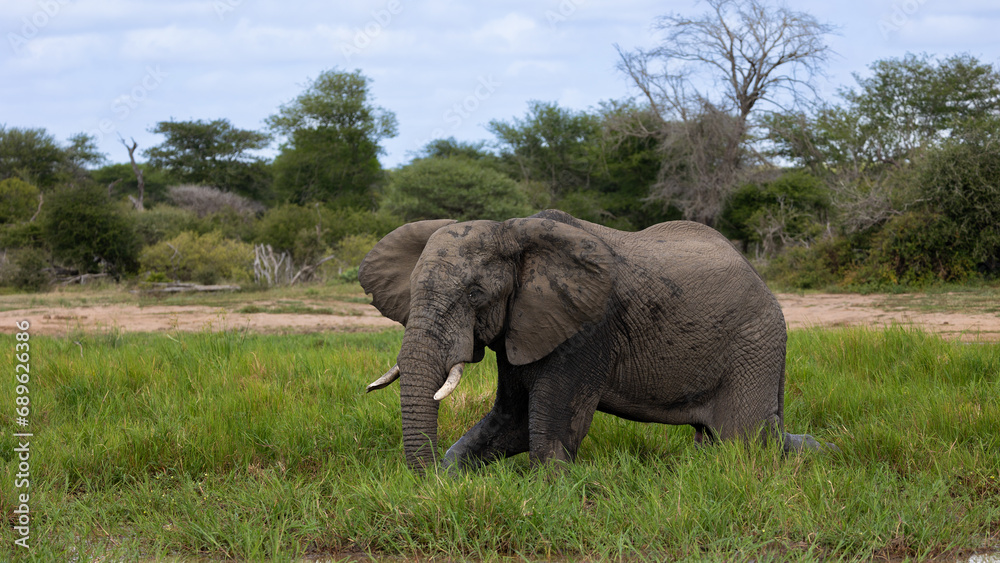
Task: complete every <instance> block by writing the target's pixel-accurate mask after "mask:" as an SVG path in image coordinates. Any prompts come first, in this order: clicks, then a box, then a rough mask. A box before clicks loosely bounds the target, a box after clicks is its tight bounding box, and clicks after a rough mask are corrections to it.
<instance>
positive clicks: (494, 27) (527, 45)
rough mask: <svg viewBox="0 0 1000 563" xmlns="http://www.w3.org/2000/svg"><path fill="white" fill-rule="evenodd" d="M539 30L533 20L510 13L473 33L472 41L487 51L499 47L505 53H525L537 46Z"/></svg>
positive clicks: (489, 22)
mask: <svg viewBox="0 0 1000 563" xmlns="http://www.w3.org/2000/svg"><path fill="white" fill-rule="evenodd" d="M537 30H538V24H537V23H536V22H535V20H533V19H532V18H529V17H526V16H523V15H521V14H517V13H510V14H507V15H505V16H504V17H502V18H499V19H494V20H490V21H488V22H486V23H485V24H484V25H482V26H481V27H480V28H479V29H477V30H476V31H474V32H473V34H472V39H473V41H474V42H476V43H478V44H479V45H482V46H484V47H486V48H487V49H490V48H491V47H494V48H495V47H497V46H499V47H500V49H499V50H503V51H517V52H525V51H528V50H530V49H531V48H532V47H533V46H534V45H535V39H536V33H535V32H536V31H537ZM498 41H500V42H501V44H500V45H498V44H497V42H498Z"/></svg>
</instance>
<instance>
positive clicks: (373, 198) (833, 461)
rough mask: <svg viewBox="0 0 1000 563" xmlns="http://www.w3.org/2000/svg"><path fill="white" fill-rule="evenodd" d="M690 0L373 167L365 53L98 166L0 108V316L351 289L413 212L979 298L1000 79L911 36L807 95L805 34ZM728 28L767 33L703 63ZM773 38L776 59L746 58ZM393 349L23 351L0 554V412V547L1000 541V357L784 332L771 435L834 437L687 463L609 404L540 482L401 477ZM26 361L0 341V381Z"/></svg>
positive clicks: (996, 221)
mask: <svg viewBox="0 0 1000 563" xmlns="http://www.w3.org/2000/svg"><path fill="white" fill-rule="evenodd" d="M706 3H707V5H708V6H709V8H710V9H709V10H708V11H707V12H706V13H704V14H700V15H696V16H694V17H690V18H689V17H684V16H679V15H671V16H666V17H664V18H661V19H659V20H658V21H657V26H658V29H659V30H660V31H661V32H662V34H663V36H662V39H663V43H662V44H661V45H659V46H657V47H655V48H652V49H649V50H638V51H633V52H628V51H625V50H622V49H619V56H620V69H619V70H620V71H621V77H620V78H623V79H624V80H626V81H627V82H628V83H629V84H630V85H631V86H632V87H634V91H635V93H636V95H635V96H634V97H631V98H629V99H622V100H607V101H605V102H603V103H601V104H599V105H598V106H597V107H596V108H586V109H578V108H566V107H561V106H560V105H559V104H557V103H554V102H549V101H539V100H531V101H526V110H525V113H524V114H523V115H521V116H512V117H511V118H510V119H507V120H494V121H492V122H490V123H489V125H488V127H487V131H488V133H489V137H488V138H486V139H483V140H480V141H473V142H469V141H461V140H456V139H436V140H433V141H432V142H430V143H428V144H427V145H426V146H425V147H424V148H423V150H422V151H421V152H420V154H418V155H417V156H416V157H415V158H414V159H413V160H412V161H411V162H409V163H407V164H404V165H402V166H399V167H397V168H395V169H391V170H386V169H384V168H383V167H382V165H381V164H380V163H379V155H380V154H382V150H383V149H382V145H381V143H382V142H383V141H384V140H385V139H387V138H391V137H393V136H394V135H396V133H397V127H398V124H397V122H396V118H395V115H394V114H393V112H392V111H391V109H389V108H384V107H381V106H378V105H377V104H376V103H375V100H373V99H372V95H371V90H370V84H371V81H370V79H369V78H367V77H366V76H364V74H363V73H362V72H361V71H360V70H354V71H347V70H343V69H338V68H333V69H329V70H327V71H324V72H323V73H321V74H320V75H319V76H317V77H316V78H315V79H313V80H311V81H310V82H309V84H308V85H307V86H306V87H305V88H304V90H303V91H302V93H301V94H300V95H299V96H297V97H296V98H294V99H293V100H290V101H289V102H288V103H286V104H284V105H282V106H281V107H279V108H277V109H276V110H275V112H274V114H272V115H270V116H269V117H266V119H265V124H266V127H265V128H264V129H262V130H260V131H253V130H243V129H239V128H237V127H234V126H233V125H232V124H231V123H230V122H229V121H228V120H227V119H225V118H224V117H219V118H218V119H214V120H208V121H205V120H192V121H173V120H170V121H161V122H159V123H156V124H153V125H151V130H152V131H153V132H155V133H157V134H160V135H162V138H163V141H162V142H161V143H160V144H159V145H156V146H152V147H136V146H135V144H134V143H130V142H127V141H125V140H124V139H123V140H122V144H123V148H122V155H120V156H123V155H125V154H126V152H127V154H128V156H129V159H128V161H125V159H124V158H121V160H122V161H123V162H120V163H112V162H109V158H108V155H104V154H100V153H99V152H98V151H97V150H96V148H95V144H94V139H92V138H88V137H87V136H86V135H76V136H73V137H71V138H70V139H67V140H66V141H65V142H60V141H59V140H57V139H55V138H54V137H53V136H52V135H51V134H49V133H48V132H46V130H45V129H44V128H41V127H38V128H13V127H6V126H0V293H3V294H4V297H3V298H2V299H3V302H2V303H0V306H2V307H4V308H5V309H10V308H28V307H30V306H34V305H37V304H40V303H53V302H55V303H59V304H67V305H69V304H72V305H78V304H84V305H86V304H88V303H93V302H94V301H93V299H94V298H91V297H80V296H76V295H74V294H72V293H71V292H69V293H54V292H53V293H40V292H44V291H46V290H48V289H49V288H51V287H53V285H54V284H59V283H66V282H67V281H77V282H84V281H88V280H93V279H95V278H98V279H102V280H106V283H114V284H116V285H118V286H123V287H127V288H129V289H131V288H134V286H145V285H146V284H155V283H163V282H177V281H180V282H197V283H202V284H215V283H238V284H240V285H242V286H243V287H244V293H234V294H226V295H212V296H207V295H204V296H197V297H185V298H178V297H173V296H171V297H161V298H160V299H162V300H163V302H168V303H173V302H176V301H174V300H175V299H183V301H182V302H183V303H186V304H190V303H199V304H200V303H208V304H212V305H214V306H218V307H221V308H225V309H230V310H240V309H239V307H246V306H248V305H247V300H248V299H256V298H258V297H261V296H262V295H264V293H258V292H266V294H267V295H269V296H272V297H273V296H279V297H280V296H282V295H285V294H283V293H282V292H286V291H291V290H289V289H287V287H285V288H275V287H274V286H288V285H291V284H293V283H295V284H301V283H303V282H307V281H310V280H312V281H313V282H317V281H320V282H332V283H313V285H311V286H309V287H308V289H304V288H300V289H295V291H301V292H307V293H306V294H308V295H310V296H312V297H317V298H322V299H325V300H327V301H329V302H331V303H335V302H336V301H338V300H340V301H355V302H356V301H358V300H363V299H365V298H364V297H363V296H362V295H361V291H360V288H359V287H358V286H357V285H356V284H355V283H354V281H353V280H355V279H356V267H357V265H358V264H359V263H360V260H361V259H362V257H363V256H364V255H365V253H366V252H367V250H368V249H370V248H371V247H372V246H373V245H374V243H375V242H376V241H377V240H378V238H379V237H381V236H382V235H384V234H386V233H388V232H390V231H391V230H392V229H394V228H395V227H397V226H399V225H401V224H402V223H404V222H406V221H412V220H419V219H430V218H439V217H450V218H456V219H473V218H489V219H504V218H507V217H511V216H523V215H527V214H530V213H533V212H535V211H538V210H541V209H545V208H559V209H562V210H565V211H567V212H569V213H571V214H573V215H575V216H577V217H580V218H583V219H586V220H590V221H594V222H598V223H601V224H605V225H609V226H612V227H615V228H619V229H632V230H634V229H642V228H644V227H647V226H649V225H651V224H655V223H657V222H661V221H664V220H671V219H681V218H686V219H691V220H697V221H701V222H703V223H706V224H709V225H711V226H713V227H715V228H717V229H719V230H720V231H722V232H723V233H724V234H726V235H727V236H728V237H729V238H730V239H732V240H734V241H735V242H736V244H737V245H738V246H739V247H740V248H741V249H742V250H743V251H744V252H745V253H746V254H747V255H748V256H749V257H750V258H751V259H752V260H754V261H755V264H757V265H758V266H759V267H760V269H761V271H762V272H763V273H764V274H765V276H766V277H767V278H768V281H769V282H770V283H771V284H772V286H776V287H783V288H795V289H837V290H853V291H858V290H860V291H900V290H909V289H913V288H925V287H929V286H940V285H941V284H969V283H979V284H982V283H986V284H990V285H994V284H995V283H996V281H995V280H996V279H997V276H998V274H1000V149H998V147H997V143H998V139H997V135H998V134H1000V70H998V69H997V68H996V67H995V66H994V65H992V64H989V63H985V62H982V61H980V60H979V59H977V58H976V57H974V56H972V55H970V54H943V55H941V56H932V55H913V54H908V55H905V56H902V57H898V58H888V59H884V60H878V61H873V62H872V63H871V64H870V65H869V66H868V68H867V69H866V70H864V71H860V72H858V73H857V74H856V75H855V83H854V84H852V85H845V86H844V87H843V88H842V89H841V90H840V91H839V94H838V95H837V96H836V97H835V98H834V99H817V98H816V97H815V95H813V94H812V90H811V88H810V86H815V78H814V77H815V76H817V75H818V74H817V73H818V72H819V71H821V70H822V67H823V64H824V62H825V59H826V57H827V56H828V55H829V50H828V48H827V46H826V44H825V42H824V37H825V36H826V34H827V33H829V32H830V31H831V28H830V27H829V26H828V25H826V24H823V23H821V22H818V21H817V20H816V19H815V18H813V17H812V16H810V15H809V14H804V13H801V12H793V11H790V10H788V9H786V8H780V7H776V6H773V5H770V4H767V3H764V2H760V1H757V0H707V2H706ZM723 19H726V21H727V22H731V23H733V22H735V23H733V25H729V26H728V27H725V28H724V27H722V26H720V22H722V21H723ZM723 30H726V33H732V34H733V35H726V34H725V33H722V31H723ZM765 30H766V31H768V32H767V33H763V31H765ZM778 32H780V33H778ZM775 37H777V38H782V37H783V38H795V39H794V40H787V39H786V42H785V43H781V42H780V41H781V40H780V39H779V43H777V44H772V43H768V41H773V38H775ZM727 38H728V39H727ZM769 38H770V39H769ZM737 40H740V41H743V42H744V44H746V45H756V47H760V48H748V49H745V50H743V51H739V50H731V49H726V48H721V49H712V48H709V47H706V46H710V45H721V46H723V47H724V46H725V45H726V44H727V43H726V42H727V41H737ZM754 41H757V42H759V43H753V42H754ZM773 47H781V49H774V48H773ZM779 51H780V52H782V53H785V54H786V55H788V56H787V57H785V58H781V59H775V58H771V56H770V55H768V53H775V52H779ZM678 61H686V62H685V63H684V65H683V72H679V73H675V72H674V69H678V68H679V67H678V66H677V63H678ZM720 68H727V69H730V70H732V72H731V73H728V74H727V75H726V76H727V77H731V79H730V78H726V77H723V78H722V79H721V80H720V81H718V82H719V83H721V84H723V85H725V87H724V88H721V89H719V90H717V91H713V92H701V91H699V90H698V88H697V85H698V84H704V83H707V82H706V81H705V80H706V79H708V80H709V81H712V80H714V79H717V78H719V76H718V75H716V74H713V73H715V72H717V71H718V69H720ZM275 146H276V147H277V156H275V157H274V158H273V159H269V158H264V157H261V156H259V155H260V154H261V151H262V150H263V149H265V148H267V147H275ZM143 157H144V159H143ZM949 287H951V286H949ZM295 295H299V294H298V293H296V294H295ZM990 295H993V293H990ZM88 299H90V301H88ZM97 299H109V300H111V301H114V302H117V301H116V300H133V299H146V298H145V297H141V296H138V297H137V296H136V295H134V294H132V293H129V292H127V291H119V292H116V293H113V294H111V293H108V294H104V295H102V296H100V297H98V298H97ZM928 306H931V305H928ZM970 306H971V307H975V308H984V307H983V305H982V302H981V301H976V302H974V303H973V304H972V305H970ZM400 338H401V332H400V331H386V332H381V333H355V334H308V335H261V334H253V333H249V332H244V331H238V330H237V331H222V332H214V333H213V332H207V331H206V332H202V333H179V332H177V333H175V332H171V333H163V334H136V333H124V332H121V331H119V330H115V329H111V330H107V331H104V332H97V333H75V334H71V335H69V336H68V337H59V338H56V337H46V336H40V335H32V336H31V339H30V351H31V362H32V369H31V380H30V400H31V408H32V414H31V421H32V422H31V423H32V425H33V426H32V427H31V430H32V431H33V432H34V436H33V437H32V439H31V452H32V453H31V476H30V479H31V490H30V494H31V501H30V506H31V513H32V520H31V526H32V528H31V529H32V537H31V540H30V542H31V546H32V548H31V550H28V551H24V550H22V549H21V548H19V547H17V546H15V545H14V542H13V540H14V538H15V535H14V530H13V526H14V523H15V522H16V515H15V510H16V509H17V508H18V506H19V499H18V498H17V496H16V494H17V493H18V492H21V491H19V490H17V489H15V488H13V487H8V486H6V483H9V482H10V481H7V480H6V479H8V478H9V477H10V476H13V475H15V474H16V473H17V471H18V463H19V461H18V459H17V457H16V453H15V448H16V447H18V443H17V441H16V438H14V437H13V436H12V434H13V433H12V432H11V431H8V430H9V429H12V428H14V416H13V414H11V412H6V413H4V414H0V421H3V426H4V428H5V431H4V432H3V433H0V474H2V475H4V477H3V479H4V481H3V482H4V483H5V486H4V487H3V488H2V490H0V515H3V516H4V518H5V524H4V525H3V526H0V560H25V559H27V560H34V561H60V560H96V559H101V560H119V559H120V560H129V561H132V560H149V561H155V560H169V558H171V557H176V558H180V559H181V560H185V559H195V560H197V558H210V559H233V560H248V561H257V560H268V559H276V560H291V559H294V558H296V557H304V556H331V555H332V556H333V557H335V558H338V559H341V558H343V559H349V558H353V557H361V556H364V555H370V556H372V557H374V558H376V559H379V558H385V557H394V556H395V557H401V558H420V559H426V558H432V557H436V558H440V559H444V560H467V559H473V560H479V559H483V560H491V559H495V558H500V557H510V558H517V559H567V560H576V559H582V560H604V559H628V560H646V559H648V560H673V559H677V560H706V559H707V560H733V559H739V560H743V559H756V560H782V561H785V560H821V559H822V560H828V559H838V560H839V559H844V560H863V559H873V558H885V559H889V560H899V559H906V558H911V559H917V560H927V559H932V558H942V559H949V560H951V559H954V558H955V557H958V556H965V555H969V554H972V553H975V552H996V551H997V550H998V549H1000V456H998V455H997V451H998V449H1000V438H998V436H1000V401H998V397H1000V376H998V374H1000V345H998V344H997V343H959V342H949V341H945V340H942V339H941V338H939V337H936V336H932V335H928V334H925V333H922V332H919V331H913V330H907V329H899V328H895V329H889V330H884V331H870V330H862V329H843V330H818V329H817V330H806V331H801V330H800V331H793V332H791V333H790V339H789V348H788V367H787V381H786V408H785V413H786V415H785V416H786V424H787V426H788V428H789V429H790V430H791V431H794V432H808V433H811V434H813V435H815V436H816V437H817V438H819V439H821V440H823V441H827V442H833V443H835V444H837V445H839V446H840V449H841V451H840V452H839V453H826V454H819V455H803V456H791V457H788V458H782V456H781V455H780V454H779V453H778V452H776V451H772V450H765V451H761V450H759V449H755V448H749V449H748V448H746V447H744V446H743V445H741V444H737V443H732V444H721V445H719V446H717V447H711V448H702V449H699V448H696V447H695V445H694V443H693V441H692V430H691V429H690V428H687V427H664V426H659V425H642V424H636V423H631V422H627V421H623V420H621V419H618V418H614V417H609V416H603V415H598V416H597V417H596V418H595V422H594V424H593V427H592V430H591V432H590V434H589V436H588V438H587V439H586V440H585V441H584V444H583V447H582V450H581V453H580V456H579V460H578V462H577V463H575V464H573V465H572V466H570V467H568V468H566V469H565V470H564V471H562V472H553V471H551V469H550V468H542V469H541V470H537V469H533V468H531V467H529V466H528V464H527V460H526V459H525V458H524V456H519V457H515V458H513V459H509V460H505V461H503V462H501V463H498V464H495V465H493V466H490V468H489V469H487V470H484V471H481V472H476V473H470V474H467V475H462V476H458V477H452V476H444V475H437V474H433V473H432V474H430V475H427V476H423V477H420V476H416V475H414V474H413V473H412V472H410V471H409V470H408V469H407V468H406V467H405V464H404V461H403V455H402V448H401V438H400V423H399V400H398V388H397V387H391V388H389V389H388V390H384V391H381V392H380V393H378V394H372V395H365V394H364V392H363V390H364V387H365V385H366V384H367V383H369V382H370V381H371V380H372V379H374V378H375V377H377V376H378V375H380V374H381V373H383V372H384V371H385V370H386V369H387V368H388V367H389V366H391V365H392V364H393V362H394V358H395V355H396V353H397V351H398V349H399V344H400ZM4 342H11V340H10V339H5V340H4ZM11 349H13V346H11ZM14 362H15V359H14V357H13V356H12V355H11V354H10V353H3V354H0V371H3V372H4V373H12V372H13V368H14ZM495 379H496V373H495V368H494V367H493V362H492V358H490V357H488V358H487V359H486V360H485V361H483V362H482V363H480V364H477V365H475V366H471V365H470V366H469V368H468V370H467V375H466V377H465V378H464V380H463V383H462V385H461V386H460V387H459V389H458V390H457V391H456V392H455V393H454V394H453V395H452V396H451V397H450V398H449V399H448V400H446V401H445V402H444V403H443V404H442V407H441V416H440V418H439V421H440V424H441V428H440V437H441V443H442V446H447V445H448V444H450V443H452V442H453V441H454V440H455V439H457V438H458V437H459V436H461V434H462V433H463V432H464V431H465V430H467V429H468V428H469V427H470V426H471V425H472V424H474V423H475V422H476V421H478V420H479V418H480V417H481V416H482V415H483V414H484V413H485V412H486V411H487V410H488V409H489V408H490V406H491V404H492V401H491V399H492V393H493V388H494V387H495ZM14 401H15V386H14V385H0V404H5V405H13V404H14Z"/></svg>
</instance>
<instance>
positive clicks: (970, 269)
mask: <svg viewBox="0 0 1000 563" xmlns="http://www.w3.org/2000/svg"><path fill="white" fill-rule="evenodd" d="M961 231H962V230H961V228H960V227H959V225H958V224H957V223H955V221H953V220H951V219H950V218H948V217H945V216H943V215H940V214H937V213H933V212H929V211H914V212H909V213H905V214H903V215H899V216H897V217H893V218H892V219H891V220H889V222H888V223H886V224H885V225H884V226H883V227H882V228H881V229H880V230H879V231H878V232H877V233H875V234H874V235H873V237H872V242H871V250H870V252H869V255H868V258H867V259H866V260H865V261H864V262H863V263H862V264H861V265H860V267H859V268H858V269H857V270H856V271H855V272H853V273H852V274H851V275H850V276H848V278H847V279H846V280H845V281H846V282H847V283H848V284H852V285H861V286H870V287H872V286H873V287H876V288H884V287H886V286H895V285H907V286H922V285H927V284H929V283H933V282H937V281H942V282H963V281H966V280H968V279H969V277H971V276H972V275H973V274H975V261H974V260H973V258H972V252H971V248H970V245H969V244H968V243H969V241H968V239H966V238H965V237H964V236H963V235H962V232H961Z"/></svg>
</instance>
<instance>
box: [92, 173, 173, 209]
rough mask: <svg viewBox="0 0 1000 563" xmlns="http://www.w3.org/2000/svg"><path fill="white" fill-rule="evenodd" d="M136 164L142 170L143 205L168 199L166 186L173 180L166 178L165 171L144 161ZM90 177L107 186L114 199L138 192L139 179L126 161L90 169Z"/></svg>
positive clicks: (148, 205)
mask: <svg viewBox="0 0 1000 563" xmlns="http://www.w3.org/2000/svg"><path fill="white" fill-rule="evenodd" d="M137 166H138V167H139V170H141V171H142V179H143V184H144V190H143V205H144V206H145V207H150V206H152V205H155V204H157V203H164V202H167V201H169V197H168V194H167V188H168V187H169V186H170V185H171V184H172V183H173V182H171V181H170V178H168V176H167V172H166V171H165V170H161V169H159V168H153V167H152V166H149V164H148V163H145V162H140V163H138V164H137ZM90 178H91V180H93V181H94V182H95V183H97V184H100V185H102V186H107V187H108V191H109V192H110V195H111V197H113V198H116V199H121V198H123V197H124V196H128V195H133V194H135V195H138V193H139V181H138V180H137V179H136V177H135V172H134V171H133V170H132V165H131V164H129V163H127V162H125V163H117V164H108V165H106V166H101V167H100V168H96V169H94V170H91V171H90Z"/></svg>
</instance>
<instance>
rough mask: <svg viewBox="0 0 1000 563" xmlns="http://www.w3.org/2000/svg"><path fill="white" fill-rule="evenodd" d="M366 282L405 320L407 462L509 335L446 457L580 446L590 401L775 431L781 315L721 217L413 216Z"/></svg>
mask: <svg viewBox="0 0 1000 563" xmlns="http://www.w3.org/2000/svg"><path fill="white" fill-rule="evenodd" d="M359 278H360V281H361V285H362V286H363V287H364V289H365V291H366V292H367V293H370V294H371V295H372V299H373V304H374V305H375V307H376V308H378V310H379V311H380V312H381V313H382V314H383V315H385V316H386V317H389V318H390V319H393V320H395V321H398V322H400V323H402V324H403V325H404V326H405V327H406V330H405V333H404V335H403V343H402V347H401V349H400V352H399V356H398V358H397V363H396V365H395V366H393V368H392V369H391V370H389V372H388V373H386V374H385V375H384V376H382V377H381V378H380V379H378V380H377V381H375V382H374V383H372V384H371V385H369V387H368V390H369V391H372V390H375V389H380V388H382V387H385V386H387V385H389V384H390V383H392V382H393V381H395V380H396V379H398V380H399V382H400V394H401V396H400V397H401V398H400V402H401V407H402V409H401V410H402V426H403V446H404V451H405V454H406V461H407V463H408V465H409V466H410V467H411V468H414V469H416V470H418V471H421V470H423V469H424V468H425V467H428V466H430V465H432V464H433V463H434V460H435V456H436V452H437V449H436V448H437V412H438V401H440V400H441V399H443V398H444V397H445V396H447V395H448V394H449V393H450V392H451V391H453V390H454V389H455V387H456V386H457V385H458V382H459V379H460V377H461V375H462V369H463V366H464V364H465V363H467V362H478V361H480V360H482V358H483V354H484V352H485V347H486V346H489V347H490V348H491V349H492V350H494V351H495V352H496V358H497V370H498V372H499V377H498V382H497V393H496V401H495V403H494V405H493V409H492V410H491V411H490V412H489V414H487V415H486V416H485V417H484V418H483V419H482V420H481V421H480V422H479V423H478V424H476V425H475V426H474V427H473V428H472V429H471V430H469V431H468V432H467V433H466V434H465V435H464V436H462V438H461V439H459V440H458V442H456V443H455V444H454V445H452V446H451V448H450V449H449V450H448V451H447V453H446V454H445V456H444V458H443V460H441V462H442V465H443V466H444V467H446V468H449V469H454V468H467V467H473V466H478V465H482V464H485V463H489V462H490V461H493V460H495V459H497V458H500V457H503V456H509V455H514V454H518V453H521V452H526V451H527V452H529V456H530V460H531V461H532V463H537V462H543V461H548V460H564V461H571V460H573V459H574V457H575V456H576V453H577V449H578V448H579V447H580V442H581V441H582V440H583V438H584V436H585V435H586V434H587V430H588V429H589V427H590V423H591V419H592V418H593V415H594V412H595V411H596V410H600V411H602V412H606V413H610V414H613V415H616V416H620V417H622V418H626V419H630V420H637V421H643V422H659V423H665V424H689V425H691V426H693V427H694V428H695V429H696V433H695V439H696V440H697V441H698V442H702V441H703V440H705V441H712V440H714V439H717V438H718V439H727V438H737V437H738V438H742V439H747V440H749V439H760V440H764V441H766V440H769V439H780V440H782V444H783V447H784V449H785V451H789V450H798V449H802V448H806V447H808V448H819V447H821V446H820V445H819V443H818V442H816V441H815V440H813V439H812V437H810V436H808V435H790V434H786V433H784V431H783V406H784V380H785V338H786V336H785V322H784V317H783V315H782V313H781V308H780V307H779V305H778V301H777V300H776V299H775V297H774V296H773V295H772V294H771V292H770V291H769V290H768V288H767V286H766V285H765V284H764V282H763V280H762V279H761V278H760V276H759V275H758V274H757V272H756V271H755V270H754V269H753V267H752V266H751V265H750V264H749V263H748V262H747V260H746V259H745V258H744V257H743V256H742V255H741V254H740V253H739V252H738V251H736V250H735V249H734V247H733V246H732V244H730V242H729V241H728V240H727V239H726V238H725V237H723V236H722V235H721V234H719V233H718V232H717V231H715V230H713V229H711V228H709V227H706V226H704V225H701V224H698V223H693V222H688V221H673V222H667V223H661V224H658V225H654V226H652V227H649V228H647V229H645V230H643V231H640V232H635V233H632V232H623V231H617V230H614V229H610V228H607V227H603V226H601V225H596V224H594V223H589V222H586V221H582V220H578V219H575V218H573V217H572V216H570V215H568V214H566V213H563V212H561V211H554V210H548V211H543V212H541V213H538V214H536V215H534V216H532V217H528V218H523V219H510V220H507V221H503V222H495V221H469V222H465V223H456V222H455V221H451V220H431V221H418V222H414V223H409V224H406V225H403V226H402V227H399V228H398V229H396V230H395V231H393V232H392V233H390V234H388V235H386V236H385V237H384V238H383V239H382V240H381V241H380V242H379V243H378V244H377V245H376V246H375V247H374V248H373V249H372V250H371V252H369V253H368V255H367V256H366V257H365V259H364V261H363V262H362V263H361V268H360V272H359Z"/></svg>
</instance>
